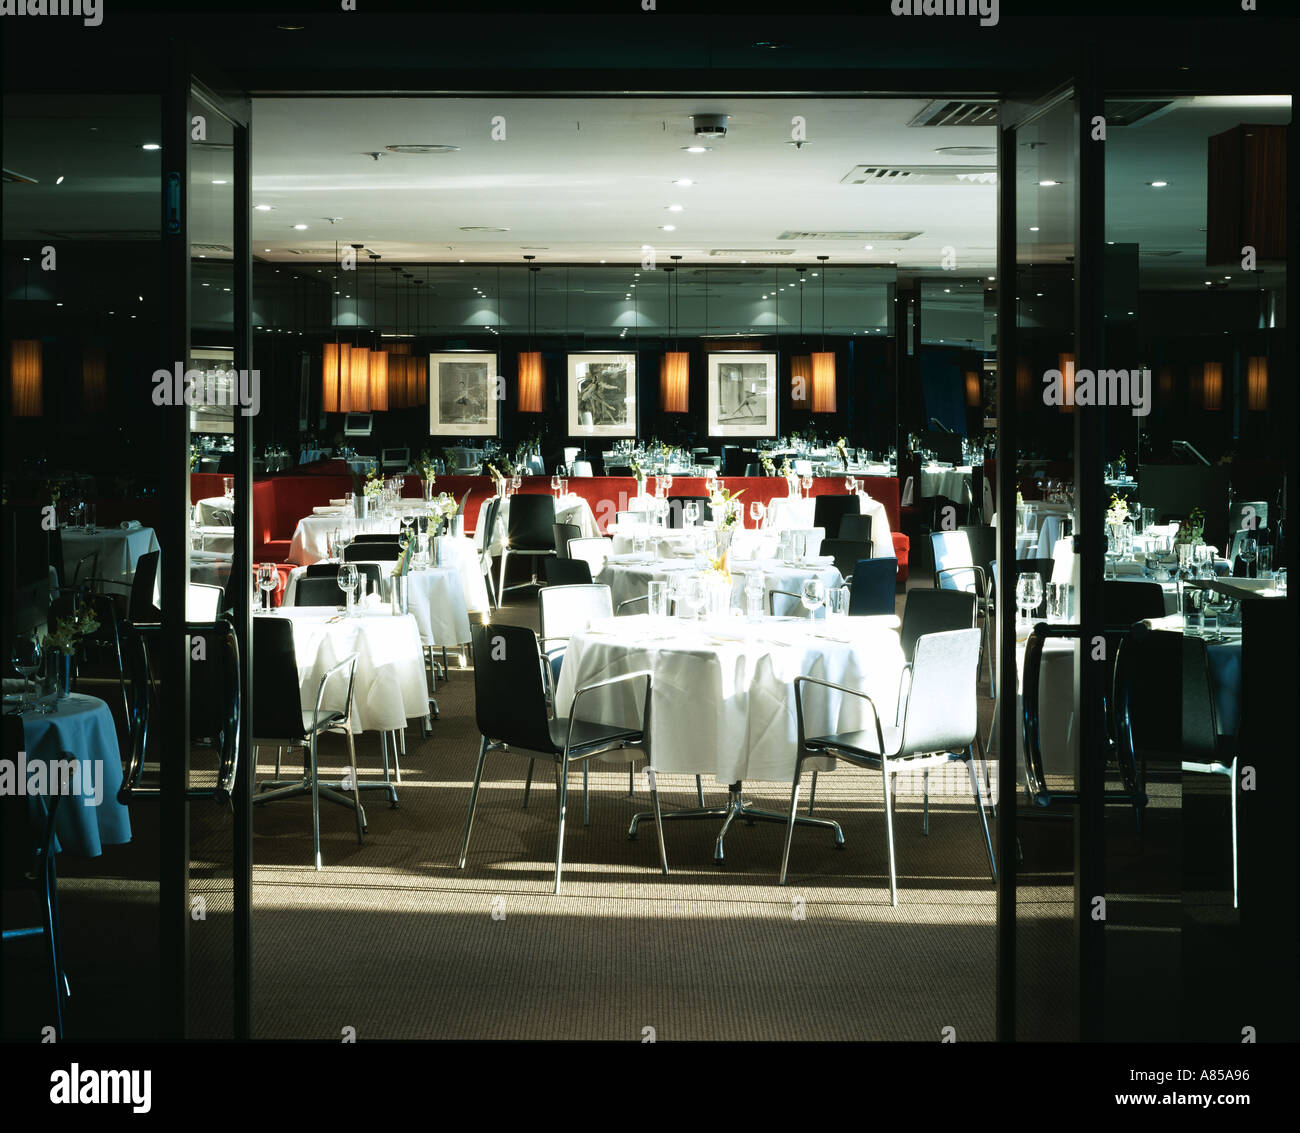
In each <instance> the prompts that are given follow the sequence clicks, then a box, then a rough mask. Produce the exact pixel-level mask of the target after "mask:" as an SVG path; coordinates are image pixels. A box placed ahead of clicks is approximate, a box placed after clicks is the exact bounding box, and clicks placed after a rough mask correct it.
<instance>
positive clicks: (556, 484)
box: [551, 472, 564, 500]
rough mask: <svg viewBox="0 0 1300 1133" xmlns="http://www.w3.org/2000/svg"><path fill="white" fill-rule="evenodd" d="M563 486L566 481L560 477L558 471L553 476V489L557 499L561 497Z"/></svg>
mask: <svg viewBox="0 0 1300 1133" xmlns="http://www.w3.org/2000/svg"><path fill="white" fill-rule="evenodd" d="M563 488H564V481H563V480H561V479H560V475H559V473H558V472H557V473H556V474H555V475H554V476H552V477H551V491H552V492H554V493H555V498H556V499H557V500H558V499H559V498H560V495H561V492H562V491H563Z"/></svg>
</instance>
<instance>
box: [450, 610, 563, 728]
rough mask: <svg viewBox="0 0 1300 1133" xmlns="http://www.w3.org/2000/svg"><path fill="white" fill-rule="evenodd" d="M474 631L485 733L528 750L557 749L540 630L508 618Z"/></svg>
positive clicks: (477, 704) (478, 714) (477, 696)
mask: <svg viewBox="0 0 1300 1133" xmlns="http://www.w3.org/2000/svg"><path fill="white" fill-rule="evenodd" d="M469 632H470V638H471V644H472V646H473V650H474V716H475V720H476V722H477V723H478V730H479V733H480V734H481V735H483V736H486V737H487V738H488V739H490V740H496V741H498V742H500V743H505V744H509V745H510V746H511V747H519V748H523V749H524V750H525V751H543V752H550V751H553V750H554V746H555V745H554V744H553V743H552V741H551V733H550V728H549V726H548V721H547V715H546V688H545V685H544V684H543V679H542V658H541V654H540V652H539V651H538V648H537V636H536V634H534V633H533V631H532V630H531V629H529V628H528V627H527V626H512V625H506V624H505V623H504V622H491V623H489V624H487V625H477V624H476V625H471V626H470V627H469Z"/></svg>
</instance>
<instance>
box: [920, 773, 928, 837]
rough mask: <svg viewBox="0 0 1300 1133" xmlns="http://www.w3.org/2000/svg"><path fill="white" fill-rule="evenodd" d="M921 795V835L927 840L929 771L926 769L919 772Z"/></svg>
mask: <svg viewBox="0 0 1300 1133" xmlns="http://www.w3.org/2000/svg"><path fill="white" fill-rule="evenodd" d="M921 793H922V795H923V796H924V798H923V800H922V802H921V833H922V834H924V835H925V836H926V837H927V838H928V837H929V836H930V769H929V768H928V767H927V768H926V769H925V770H924V771H922V772H921Z"/></svg>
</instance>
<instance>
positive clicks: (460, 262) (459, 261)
mask: <svg viewBox="0 0 1300 1133" xmlns="http://www.w3.org/2000/svg"><path fill="white" fill-rule="evenodd" d="M456 262H457V263H458V264H463V263H464V262H465V261H464V260H457V261H456Z"/></svg>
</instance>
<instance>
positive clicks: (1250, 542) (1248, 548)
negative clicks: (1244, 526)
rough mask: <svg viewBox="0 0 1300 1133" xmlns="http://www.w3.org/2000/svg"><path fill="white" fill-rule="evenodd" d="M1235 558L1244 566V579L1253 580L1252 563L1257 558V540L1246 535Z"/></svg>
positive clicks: (1252, 536)
mask: <svg viewBox="0 0 1300 1133" xmlns="http://www.w3.org/2000/svg"><path fill="white" fill-rule="evenodd" d="M1237 557H1238V558H1239V559H1241V561H1242V562H1243V563H1245V564H1246V577H1247V578H1254V577H1255V570H1254V563H1255V560H1256V559H1257V558H1258V557H1259V540H1258V539H1256V538H1255V536H1254V535H1247V536H1246V538H1245V539H1243V540H1242V541H1241V549H1240V550H1239V551H1238V552H1237Z"/></svg>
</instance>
